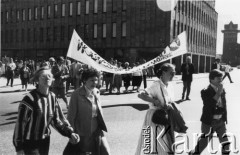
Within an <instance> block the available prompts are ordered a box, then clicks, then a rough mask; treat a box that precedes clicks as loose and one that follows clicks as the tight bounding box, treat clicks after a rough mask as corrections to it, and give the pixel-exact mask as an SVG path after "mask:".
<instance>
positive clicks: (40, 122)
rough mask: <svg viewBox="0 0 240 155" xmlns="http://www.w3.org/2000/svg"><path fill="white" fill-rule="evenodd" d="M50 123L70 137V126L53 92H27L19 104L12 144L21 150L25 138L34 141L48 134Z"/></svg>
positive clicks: (71, 130) (17, 149)
mask: <svg viewBox="0 0 240 155" xmlns="http://www.w3.org/2000/svg"><path fill="white" fill-rule="evenodd" d="M50 124H51V125H52V126H53V128H55V129H56V130H57V131H58V132H59V133H60V134H62V135H63V136H67V137H69V138H70V137H71V134H72V132H73V129H72V127H71V126H70V124H69V122H68V121H67V119H66V118H65V116H64V114H63V112H62V110H61V107H60V105H59V103H58V102H57V99H56V96H55V95H54V93H52V92H50V93H49V94H48V95H43V94H41V93H39V92H38V91H37V90H33V91H31V92H29V93H28V94H27V95H26V96H25V97H24V98H23V100H22V101H21V102H20V104H19V109H18V119H17V122H16V126H15V130H14V135H13V144H14V146H15V148H16V151H19V150H22V148H23V145H24V142H25V140H30V141H36V140H42V139H45V138H46V137H49V136H50V133H51V131H50V126H49V125H50Z"/></svg>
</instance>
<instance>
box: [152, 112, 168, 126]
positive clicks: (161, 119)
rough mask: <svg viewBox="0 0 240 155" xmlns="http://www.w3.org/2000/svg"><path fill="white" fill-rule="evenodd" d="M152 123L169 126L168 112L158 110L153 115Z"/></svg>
mask: <svg viewBox="0 0 240 155" xmlns="http://www.w3.org/2000/svg"><path fill="white" fill-rule="evenodd" d="M152 122H153V123H155V124H159V125H164V126H165V125H168V124H169V120H168V112H167V111H166V110H164V109H157V110H156V111H154V113H153V115H152Z"/></svg>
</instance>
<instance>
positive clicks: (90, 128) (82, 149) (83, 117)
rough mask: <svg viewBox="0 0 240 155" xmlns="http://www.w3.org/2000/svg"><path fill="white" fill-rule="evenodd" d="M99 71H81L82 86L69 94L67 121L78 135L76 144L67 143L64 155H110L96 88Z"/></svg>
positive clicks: (98, 93) (98, 92)
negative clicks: (78, 140)
mask: <svg viewBox="0 0 240 155" xmlns="http://www.w3.org/2000/svg"><path fill="white" fill-rule="evenodd" d="M99 75H100V74H99V72H98V71H97V70H95V69H87V70H84V71H83V73H82V81H83V86H81V87H80V88H78V89H77V90H75V91H74V92H73V94H72V96H71V99H70V104H69V109H68V121H69V122H70V124H71V125H72V126H73V128H74V130H75V132H76V133H78V134H79V136H80V142H79V143H78V144H72V143H71V141H70V142H69V143H68V144H67V146H66V148H65V150H64V152H63V154H64V155H74V154H76V155H87V154H91V155H110V148H109V145H108V142H107V140H106V137H105V136H104V133H103V131H105V132H107V127H106V125H105V122H104V119H103V114H102V108H101V103H100V91H99V90H98V89H97V88H96V86H97V84H98V78H99Z"/></svg>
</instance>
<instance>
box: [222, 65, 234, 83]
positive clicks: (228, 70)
mask: <svg viewBox="0 0 240 155" xmlns="http://www.w3.org/2000/svg"><path fill="white" fill-rule="evenodd" d="M231 70H232V68H231V66H230V65H229V64H227V65H225V68H224V72H225V75H224V76H223V79H222V80H224V79H225V77H226V76H227V77H228V79H229V81H230V83H233V81H232V78H231V76H230V71H231Z"/></svg>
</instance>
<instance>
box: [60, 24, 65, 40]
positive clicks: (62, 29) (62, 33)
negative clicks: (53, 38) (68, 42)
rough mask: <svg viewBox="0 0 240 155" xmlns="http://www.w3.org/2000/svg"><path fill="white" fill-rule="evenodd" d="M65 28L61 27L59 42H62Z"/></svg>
mask: <svg viewBox="0 0 240 155" xmlns="http://www.w3.org/2000/svg"><path fill="white" fill-rule="evenodd" d="M64 32H65V27H64V26H61V40H64V35H65V33H64Z"/></svg>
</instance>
